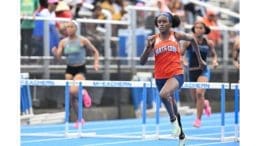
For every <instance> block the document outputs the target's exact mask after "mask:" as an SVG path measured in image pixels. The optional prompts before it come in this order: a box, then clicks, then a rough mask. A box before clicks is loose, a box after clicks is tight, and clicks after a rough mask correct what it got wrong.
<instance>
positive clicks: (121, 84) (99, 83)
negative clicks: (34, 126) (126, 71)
mask: <svg viewBox="0 0 260 146" xmlns="http://www.w3.org/2000/svg"><path fill="white" fill-rule="evenodd" d="M151 84H152V85H151ZM21 85H28V86H30V85H34V86H65V98H66V103H65V104H66V105H67V106H68V105H69V101H68V99H69V96H68V95H69V86H71V85H76V86H82V87H85V86H86V87H117V88H134V87H142V88H143V89H144V90H143V94H142V95H143V106H142V107H143V109H142V119H141V130H140V131H141V135H122V134H113V135H111V134H96V133H84V132H82V130H81V129H78V131H77V133H73V132H69V130H68V129H69V128H68V125H69V123H68V116H69V113H68V112H67V110H68V107H67V106H66V105H65V106H66V109H65V110H66V112H65V113H66V116H65V117H66V120H65V123H66V124H65V130H64V131H65V132H64V134H50V135H49V136H56V137H57V136H58V137H64V136H67V137H75V136H76V137H94V138H127V139H173V138H171V137H170V136H169V135H170V134H169V135H160V133H159V124H160V117H159V108H160V104H159V103H160V102H159V101H160V100H159V99H160V98H159V97H158V98H156V99H157V100H156V122H155V126H156V132H155V134H146V108H145V107H146V102H145V100H146V88H147V87H154V88H155V87H156V86H155V84H154V83H151V82H146V81H93V80H85V81H70V80H21ZM182 88H186V89H190V88H205V89H219V90H221V95H220V97H221V107H222V106H225V90H226V89H229V88H230V86H229V84H228V83H197V82H185V83H184V85H183V87H182ZM80 89H81V87H80ZM80 93H82V92H80V90H79V97H81V98H82V94H80ZM66 94H67V95H66ZM81 101H82V100H81ZM81 104H82V102H81ZM79 107H81V108H82V106H79ZM79 113H80V112H79ZM78 118H79V119H78V120H79V121H81V118H82V117H80V115H79V116H78ZM224 118H225V108H223V107H222V108H221V133H222V134H221V137H219V138H210V137H191V136H188V135H187V139H188V140H213V141H227V140H230V138H226V137H224V128H223V127H224V126H225V120H224ZM79 127H80V126H79ZM23 135H24V134H23ZM27 135H30V136H33V135H35V136H36V135H38V136H42V135H44V136H46V135H48V134H47V133H45V134H27Z"/></svg>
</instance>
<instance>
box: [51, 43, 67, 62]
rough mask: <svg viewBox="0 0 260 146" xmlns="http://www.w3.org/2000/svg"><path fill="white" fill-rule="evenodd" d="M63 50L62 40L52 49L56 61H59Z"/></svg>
mask: <svg viewBox="0 0 260 146" xmlns="http://www.w3.org/2000/svg"><path fill="white" fill-rule="evenodd" d="M63 49H64V39H63V40H61V41H60V42H59V44H58V48H56V47H53V48H52V53H53V55H54V56H55V57H56V58H57V59H60V58H61V56H62V52H63Z"/></svg>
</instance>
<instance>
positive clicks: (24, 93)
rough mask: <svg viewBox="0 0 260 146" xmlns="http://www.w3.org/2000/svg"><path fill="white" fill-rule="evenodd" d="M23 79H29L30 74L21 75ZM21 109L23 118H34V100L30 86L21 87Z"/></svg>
mask: <svg viewBox="0 0 260 146" xmlns="http://www.w3.org/2000/svg"><path fill="white" fill-rule="evenodd" d="M20 77H21V79H28V78H29V74H28V73H21V76H20ZM20 109H21V113H20V114H21V118H22V119H23V118H28V117H30V116H33V109H32V98H31V92H30V87H29V86H28V85H21V86H20Z"/></svg>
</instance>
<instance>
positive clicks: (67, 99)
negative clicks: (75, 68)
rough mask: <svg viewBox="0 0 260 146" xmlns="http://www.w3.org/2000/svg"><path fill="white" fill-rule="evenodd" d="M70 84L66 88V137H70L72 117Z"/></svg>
mask: <svg viewBox="0 0 260 146" xmlns="http://www.w3.org/2000/svg"><path fill="white" fill-rule="evenodd" d="M69 88H70V87H69V83H68V82H66V86H65V136H66V137H67V136H68V131H69V116H70V91H69Z"/></svg>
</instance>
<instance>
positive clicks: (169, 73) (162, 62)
mask: <svg viewBox="0 0 260 146" xmlns="http://www.w3.org/2000/svg"><path fill="white" fill-rule="evenodd" d="M154 56H155V65H154V70H155V72H154V75H155V78H156V79H165V78H171V77H173V76H174V75H179V74H183V73H184V71H183V68H182V62H181V57H182V55H181V51H180V47H179V43H178V42H177V40H176V38H175V36H174V32H171V34H170V36H169V39H167V40H161V39H160V36H159V34H156V35H155V44H154Z"/></svg>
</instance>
